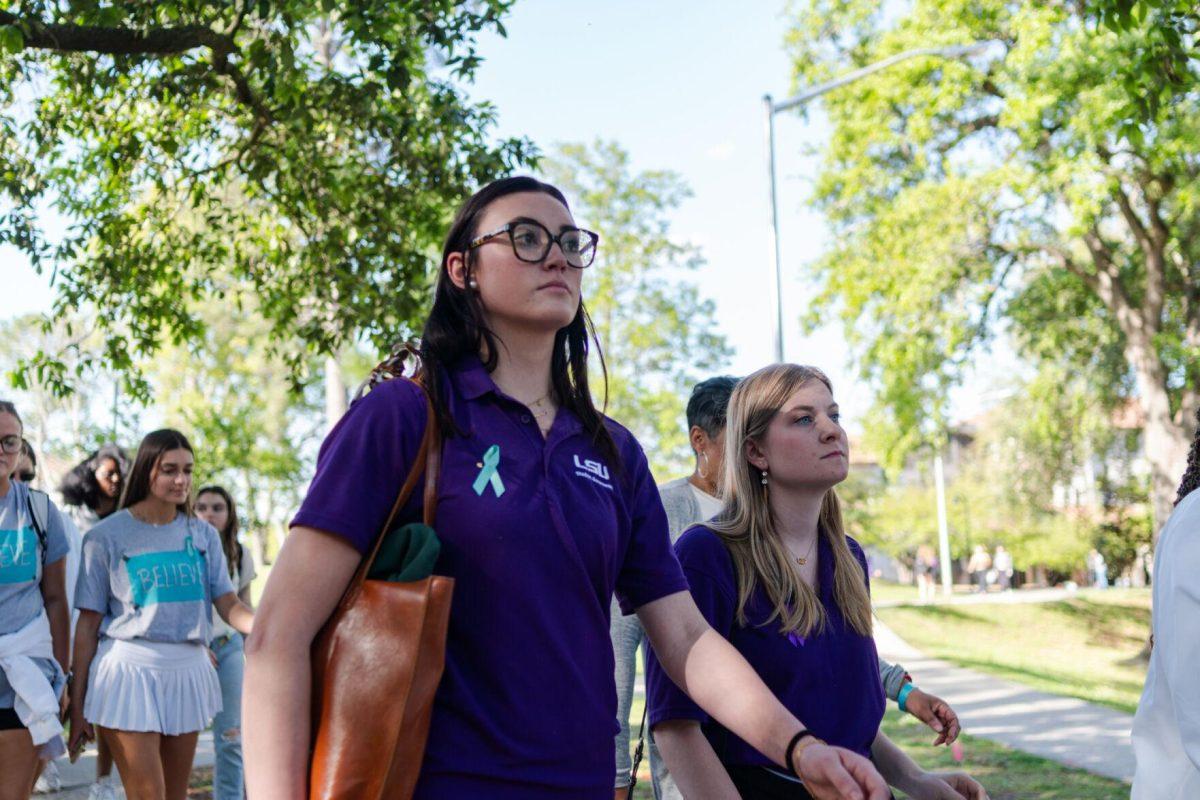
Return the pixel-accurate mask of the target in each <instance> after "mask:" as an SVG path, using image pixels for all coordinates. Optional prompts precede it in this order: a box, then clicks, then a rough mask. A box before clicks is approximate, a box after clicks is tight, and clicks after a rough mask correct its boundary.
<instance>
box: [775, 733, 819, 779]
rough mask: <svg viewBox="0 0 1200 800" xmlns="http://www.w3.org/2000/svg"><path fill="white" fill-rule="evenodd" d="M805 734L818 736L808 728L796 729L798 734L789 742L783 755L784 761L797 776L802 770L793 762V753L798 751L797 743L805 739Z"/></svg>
mask: <svg viewBox="0 0 1200 800" xmlns="http://www.w3.org/2000/svg"><path fill="white" fill-rule="evenodd" d="M805 736H812V737H813V738H814V739H815V738H816V734H815V733H813V732H812V731H810V730H809V729H808V728H801V729H800V730H798V731H796V735H795V736H793V737H792V739H791V741H789V742H788V746H787V750H785V751H784V755H783V761H784V763H785V764H787V768H788V771H789V772H791V773H792V774H793V775H795V776H796V777H797V778H799V777H800V770H798V769H796V765H795V764H793V763H792V753H794V752H795V751H796V745H798V744H800V742H801V740H803V739H804V737H805Z"/></svg>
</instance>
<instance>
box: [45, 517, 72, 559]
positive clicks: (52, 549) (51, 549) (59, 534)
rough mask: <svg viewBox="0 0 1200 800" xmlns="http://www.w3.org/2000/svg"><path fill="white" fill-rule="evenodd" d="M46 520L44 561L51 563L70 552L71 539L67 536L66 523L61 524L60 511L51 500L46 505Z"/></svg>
mask: <svg viewBox="0 0 1200 800" xmlns="http://www.w3.org/2000/svg"><path fill="white" fill-rule="evenodd" d="M48 511H49V514H48V519H47V520H46V563H47V564H53V563H55V562H57V561H62V560H63V559H64V558H66V557H67V553H69V552H71V541H70V540H69V539H68V538H67V529H66V525H64V524H63V518H62V512H60V511H59V510H58V506H56V505H54V503H53V502H50V503H49V506H48Z"/></svg>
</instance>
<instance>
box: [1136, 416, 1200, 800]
mask: <svg viewBox="0 0 1200 800" xmlns="http://www.w3.org/2000/svg"><path fill="white" fill-rule="evenodd" d="M1196 426H1197V430H1196V436H1195V438H1194V439H1193V440H1192V448H1191V450H1190V451H1189V452H1188V462H1187V469H1186V470H1185V471H1184V473H1183V480H1182V481H1181V482H1180V484H1179V494H1178V496H1177V497H1176V498H1175V510H1174V512H1172V514H1171V517H1170V518H1169V519H1168V520H1167V524H1166V525H1164V526H1163V529H1162V534H1161V535H1160V536H1159V538H1158V552H1156V553H1155V554H1154V600H1153V605H1152V608H1153V609H1154V610H1153V615H1152V617H1151V638H1150V641H1151V645H1152V647H1151V651H1150V667H1149V669H1148V670H1147V672H1146V685H1145V687H1144V688H1143V690H1142V699H1141V701H1140V702H1139V703H1138V709H1137V715H1136V716H1134V718H1133V754H1134V757H1135V759H1136V761H1137V768H1136V770H1135V772H1134V776H1133V794H1132V796H1131V800H1184V799H1185V798H1193V797H1200V683H1197V682H1196V665H1197V664H1200V413H1197V415H1196Z"/></svg>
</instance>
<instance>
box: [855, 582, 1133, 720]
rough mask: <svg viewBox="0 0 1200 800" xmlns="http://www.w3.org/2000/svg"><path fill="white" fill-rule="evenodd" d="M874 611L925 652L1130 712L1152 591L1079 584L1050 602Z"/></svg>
mask: <svg viewBox="0 0 1200 800" xmlns="http://www.w3.org/2000/svg"><path fill="white" fill-rule="evenodd" d="M877 613H878V615H879V618H880V619H882V620H883V621H884V622H885V623H886V624H887V625H888V627H890V628H891V629H892V630H894V631H896V633H897V634H899V635H900V636H901V637H902V638H903V639H905V641H907V642H909V643H910V644H912V645H913V646H914V647H916V648H917V649H919V650H921V651H923V652H924V653H926V654H927V655H930V656H935V657H937V658H942V659H945V660H947V661H950V662H953V663H955V664H959V665H961V666H964V667H970V668H972V669H978V670H980V671H981V672H987V673H990V674H992V675H996V676H999V677H1003V678H1009V679H1011V680H1014V681H1018V682H1020V683H1023V684H1025V685H1027V686H1031V687H1033V688H1035V689H1040V690H1042V691H1045V692H1051V693H1054V694H1062V695H1068V696H1070V697H1078V698H1080V699H1081V700H1087V701H1089V702H1093V703H1099V704H1100V705H1105V706H1109V707H1111V708H1116V709H1119V710H1121V711H1127V712H1129V713H1133V712H1134V711H1135V710H1136V708H1137V702H1138V698H1139V697H1140V696H1141V693H1142V684H1143V683H1144V682H1145V679H1146V665H1145V664H1144V663H1142V662H1141V661H1139V660H1138V659H1137V656H1138V653H1139V652H1140V651H1141V649H1142V647H1143V646H1144V644H1145V642H1146V636H1147V635H1148V634H1149V631H1150V592H1149V590H1138V589H1113V590H1109V591H1092V590H1088V591H1081V592H1079V593H1078V594H1077V595H1076V596H1074V597H1071V598H1070V599H1067V600H1062V601H1057V602H1052V603H992V604H981V605H954V606H945V605H924V606H915V605H914V606H900V607H894V608H881V609H878V610H877Z"/></svg>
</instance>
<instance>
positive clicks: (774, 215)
mask: <svg viewBox="0 0 1200 800" xmlns="http://www.w3.org/2000/svg"><path fill="white" fill-rule="evenodd" d="M990 44H991V42H990V41H979V42H971V43H970V44H956V45H950V46H947V47H918V48H916V49H914V50H905V51H904V52H903V53H896V54H895V55H893V56H888V57H887V58H884V59H881V60H879V61H876V62H875V63H874V64H868V65H867V66H865V67H861V68H859V69H856V70H853V71H851V72H847V73H846V74H845V75H842V76H841V77H838V78H834V79H833V80H830V81H826V82H825V83H821V84H817V85H816V86H813V87H811V88H809V89H805V90H804V91H802V92H800V93H799V94H796V95H793V96H792V97H789V98H787V99H785V100H780V101H779V102H778V103H776V102H775V101H774V99H773V98H772V97H771V95H769V94H768V95H764V96H763V109H764V110H765V111H766V118H767V125H766V130H767V178H768V183H769V187H770V202H771V249H772V253H773V255H774V257H775V281H774V298H773V299H774V302H775V360H776V361H783V265H782V263H781V262H782V259H781V258H780V253H779V210H778V202H777V200H776V193H775V115H776V114H778V113H779V112H781V111H788V110H790V109H793V108H798V107H800V106H803V105H805V104H806V103H808V102H810V101H811V100H814V99H816V98H818V97H820V96H821V95H823V94H827V93H828V92H831V91H833V90H834V89H838V88H841V87H842V86H845V85H846V84H848V83H853V82H854V81H857V80H859V79H861V78H865V77H867V76H868V75H873V74H875V73H876V72H879V71H881V70H885V69H887V68H888V67H890V66H892V65H894V64H898V63H900V62H901V61H907V60H908V59H910V58H917V57H918V56H931V57H934V58H962V57H964V56H967V55H970V54H972V53H977V52H979V51H980V50H982V49H984V48H985V47H987V46H988V45H990Z"/></svg>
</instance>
